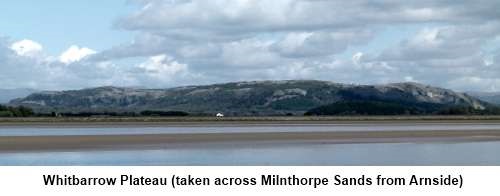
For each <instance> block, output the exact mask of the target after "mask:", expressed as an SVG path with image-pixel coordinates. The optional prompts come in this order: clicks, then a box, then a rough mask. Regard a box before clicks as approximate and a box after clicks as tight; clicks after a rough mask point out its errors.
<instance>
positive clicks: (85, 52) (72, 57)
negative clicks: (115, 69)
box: [59, 45, 96, 64]
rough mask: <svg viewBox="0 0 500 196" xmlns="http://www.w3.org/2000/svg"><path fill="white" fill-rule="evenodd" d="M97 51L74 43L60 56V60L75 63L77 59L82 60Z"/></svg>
mask: <svg viewBox="0 0 500 196" xmlns="http://www.w3.org/2000/svg"><path fill="white" fill-rule="evenodd" d="M95 53H96V51H94V50H92V49H89V48H85V47H82V48H80V47H79V46H76V45H73V46H71V47H69V48H68V49H67V50H66V51H64V52H63V53H62V54H61V56H59V61H61V62H63V63H66V64H68V63H73V62H76V61H80V60H81V59H83V58H84V57H87V56H89V55H92V54H95Z"/></svg>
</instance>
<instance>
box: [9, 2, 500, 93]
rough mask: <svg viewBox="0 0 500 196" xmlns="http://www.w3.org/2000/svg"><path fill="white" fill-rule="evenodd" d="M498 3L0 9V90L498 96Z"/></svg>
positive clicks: (23, 5) (13, 5)
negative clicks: (258, 84) (263, 87)
mask: <svg viewBox="0 0 500 196" xmlns="http://www.w3.org/2000/svg"><path fill="white" fill-rule="evenodd" d="M498 10H500V1H498V0H477V1H462V0H439V1H437V0H436V1H429V0H408V1H396V0H385V1H368V0H349V1H343V0H273V1H269V0H211V1H206V0H107V1H83V0H81V1H80V0H75V1H65V0H46V1H28V0H17V1H5V2H2V3H0V88H4V89H13V88H34V89H43V90H65V89H80V88H89V87H97V86H128V87H145V88H168V87H175V86H184V85H197V84H211V83H222V82H233V81H249V80H251V81H253V80H285V79H286V80H288V79H314V80H328V81H334V82H340V83H353V84H383V83H392V82H419V83H424V84H429V85H434V86H440V87H444V88H450V89H454V90H458V91H490V92H493V91H500V12H499V11H498Z"/></svg>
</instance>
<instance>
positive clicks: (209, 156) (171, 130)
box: [0, 122, 500, 165]
mask: <svg viewBox="0 0 500 196" xmlns="http://www.w3.org/2000/svg"><path fill="white" fill-rule="evenodd" d="M464 146H469V147H470V149H468V148H465V147H464ZM499 147H500V123H496V122H488V123H485V122H483V123H477V122H465V123H464V122H462V123H458V122H440V123H436V122H428V123H422V122H419V123H412V122H389V123H387V122H384V123H381V122H378V123H374V122H368V123H291V124H290V123H274V124H272V123H263V124H259V123H252V124H245V123H230V124H228V123H224V124H219V123H207V124H195V125H189V124H182V125H179V124H176V125H150V126H148V125H147V124H146V125H144V124H143V125H140V126H137V125H128V124H116V125H115V126H109V124H108V125H106V126H99V125H86V126H82V125H65V126H57V125H43V126H39V125H7V126H1V127H0V154H2V156H1V157H2V158H0V165H338V164H347V165H373V164H375V165H379V164H381V165H384V164H391V165H411V164H412V163H414V164H417V165H434V164H448V165H464V164H473V165H476V164H480V165H500V158H498V157H499V156H498V155H497V154H496V152H497V149H499ZM286 149H290V150H289V151H290V152H288V150H286ZM340 149H342V150H340ZM446 149H447V150H446ZM453 149H455V150H453ZM450 150H451V152H447V151H450ZM402 151H408V153H407V154H402ZM300 152H303V153H300ZM305 152H311V154H307V153H305ZM312 152H314V153H312ZM347 152H350V153H351V154H350V155H349V153H347ZM381 152H384V154H386V153H389V154H391V153H392V154H393V155H394V157H398V158H397V159H394V157H393V158H389V157H388V156H385V155H384V156H383V155H379V156H378V157H373V156H371V155H370V154H372V155H376V154H378V153H381ZM423 152H427V153H428V156H427V157H426V155H425V153H423ZM485 153H486V154H487V153H492V154H491V155H490V156H483V155H484V154H485ZM139 154H141V155H140V156H139ZM273 154H274V155H275V156H276V157H279V158H278V159H276V158H270V157H269V156H270V155H273ZM369 155H370V156H369ZM417 155H418V156H417ZM105 156H110V157H113V156H118V157H116V159H113V160H109V159H108V158H105ZM127 156H132V157H135V158H126V157H127ZM467 156H470V157H467ZM266 157H267V158H266ZM325 157H328V158H325ZM460 157H465V158H460ZM495 157H497V159H496V158H495ZM75 158H76V159H75ZM417 158H418V160H417ZM23 160H24V161H23ZM56 160H59V161H56ZM64 160H66V161H64ZM106 160H108V161H106ZM120 160H122V161H120ZM355 160H356V161H355ZM412 160H413V161H412Z"/></svg>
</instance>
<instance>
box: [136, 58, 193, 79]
mask: <svg viewBox="0 0 500 196" xmlns="http://www.w3.org/2000/svg"><path fill="white" fill-rule="evenodd" d="M137 67H138V68H140V69H142V70H144V72H145V73H146V74H149V75H152V76H155V77H158V78H163V77H165V78H166V77H170V76H173V75H175V74H179V73H181V72H185V71H187V65H186V64H182V63H179V62H177V61H174V60H173V59H172V58H171V57H168V56H167V55H164V54H162V55H157V56H152V57H150V58H149V59H148V60H147V61H146V62H144V63H141V64H139V65H138V66H137Z"/></svg>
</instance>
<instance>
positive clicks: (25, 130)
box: [0, 123, 500, 136]
mask: <svg viewBox="0 0 500 196" xmlns="http://www.w3.org/2000/svg"><path fill="white" fill-rule="evenodd" d="M443 130H451V131H452V130H500V124H498V123H481V124H478V123H459V124H454V123H375V124H265V125H262V124H259V125H252V124H227V125H203V126H162V127H154V126H153V127H145V126H123V127H22V126H21V127H15V126H14V127H0V136H42V135H123V134H168V133H237V132H240V133H241V132H251V133H255V132H320V131H443Z"/></svg>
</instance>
